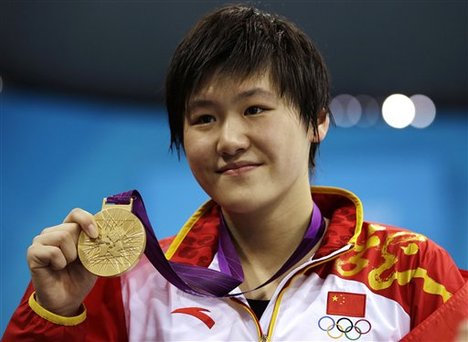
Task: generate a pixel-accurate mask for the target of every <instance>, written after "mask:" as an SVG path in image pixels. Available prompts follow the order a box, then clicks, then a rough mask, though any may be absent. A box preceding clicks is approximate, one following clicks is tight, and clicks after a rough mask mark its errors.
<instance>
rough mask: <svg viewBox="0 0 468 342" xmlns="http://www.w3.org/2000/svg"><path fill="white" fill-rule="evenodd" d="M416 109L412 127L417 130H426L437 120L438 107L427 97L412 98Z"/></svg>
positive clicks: (416, 96)
mask: <svg viewBox="0 0 468 342" xmlns="http://www.w3.org/2000/svg"><path fill="white" fill-rule="evenodd" d="M410 99H411V101H413V104H414V107H415V110H416V111H415V116H414V119H413V122H411V125H412V126H413V127H416V128H426V127H428V126H429V125H430V124H431V123H432V122H433V121H434V119H435V116H436V107H435V105H434V102H432V100H431V99H430V98H428V97H427V96H425V95H420V94H417V95H413V96H411V97H410Z"/></svg>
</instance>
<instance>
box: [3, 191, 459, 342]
mask: <svg viewBox="0 0 468 342" xmlns="http://www.w3.org/2000/svg"><path fill="white" fill-rule="evenodd" d="M312 193H313V199H314V201H315V203H316V204H317V205H318V207H319V208H320V210H321V212H322V214H323V215H324V216H325V217H327V218H329V219H330V223H329V226H328V228H327V231H326V233H325V236H324V238H323V240H322V242H321V245H320V248H319V249H318V250H317V252H316V253H315V255H314V256H313V257H312V258H311V259H310V260H307V261H305V262H304V263H303V264H301V265H300V266H298V267H296V268H295V269H293V270H291V271H290V272H289V273H288V274H287V276H286V277H284V278H283V279H282V281H281V283H280V285H279V286H278V288H277V290H276V292H275V293H274V295H273V297H272V298H271V300H270V302H269V304H268V306H267V308H266V310H265V312H264V313H263V315H262V317H261V319H260V320H258V319H257V318H256V316H255V314H254V313H253V311H252V310H251V308H250V307H249V305H248V303H247V301H246V299H245V298H244V297H243V296H242V295H240V296H237V297H234V298H206V297H199V296H193V295H190V294H187V293H184V292H182V291H180V290H179V289H177V288H176V287H174V286H173V285H172V284H170V283H169V282H168V281H167V280H166V279H164V278H163V277H162V276H161V275H160V274H159V272H158V271H157V270H156V269H155V268H154V267H153V265H152V264H151V263H150V262H149V261H148V260H147V259H146V257H143V258H142V259H141V260H140V262H139V263H138V265H137V266H136V267H135V268H133V269H132V270H131V271H129V272H127V273H125V274H123V275H122V276H120V277H117V278H100V279H98V281H97V283H96V285H95V287H94V288H93V290H92V291H91V293H90V294H89V295H88V297H87V298H86V299H85V303H84V305H85V308H86V309H85V310H84V311H83V312H82V313H81V314H80V315H79V316H76V317H61V316H57V315H55V314H53V313H51V312H48V311H47V310H45V309H44V308H42V307H40V306H39V305H38V304H37V303H36V301H35V300H34V296H33V295H32V293H33V291H34V289H33V288H32V286H31V285H30V286H29V288H28V289H27V291H26V293H25V295H24V297H23V299H22V301H21V303H20V305H19V307H18V309H17V310H16V311H15V313H14V314H13V317H12V319H11V321H10V323H9V325H8V327H7V329H6V331H5V335H4V337H3V339H4V340H5V341H39V340H48V341H49V340H50V341H55V340H56V341H69V342H71V341H126V340H130V341H181V340H191V341H198V340H203V341H234V340H235V341H253V340H263V341H267V340H268V341H269V340H272V341H285V340H294V341H300V340H303V341H326V340H342V341H347V340H362V341H398V340H400V339H402V338H405V339H406V340H408V341H419V340H421V341H422V340H428V338H429V339H430V340H433V339H436V340H440V338H442V339H443V340H452V339H453V338H454V336H455V334H456V326H457V325H458V323H459V322H460V321H461V320H462V319H463V318H466V317H468V309H467V307H468V306H467V305H466V303H467V298H468V286H467V285H466V283H465V279H464V278H463V274H462V273H461V272H460V270H459V269H458V268H457V266H456V265H455V264H454V262H453V261H452V259H451V258H450V256H449V255H448V254H447V252H446V251H445V250H443V249H442V248H441V247H439V246H438V245H436V244H435V243H434V242H432V241H430V240H428V239H427V238H426V237H425V236H423V235H421V234H417V233H413V232H410V231H407V230H403V229H400V228H395V227H391V226H388V225H380V224H374V223H369V222H364V221H363V209H362V204H361V201H360V200H359V199H358V198H357V197H356V196H355V195H354V194H352V193H350V192H348V191H346V190H342V189H337V188H326V187H313V189H312ZM218 213H219V207H218V206H217V205H216V204H215V203H213V202H208V203H207V204H205V205H204V206H202V207H201V208H200V209H199V210H198V211H197V212H196V213H195V214H194V215H193V216H192V217H191V218H190V219H189V220H188V221H187V223H186V224H185V225H184V227H183V228H182V230H181V231H180V232H179V234H178V235H177V236H176V237H175V238H171V239H166V240H163V241H161V245H162V246H163V249H166V250H167V252H166V256H167V258H168V259H170V260H173V261H178V262H184V263H189V264H195V265H199V266H204V267H210V268H213V269H218V261H217V255H216V246H217V236H218V226H219V223H220V222H219V214H218ZM235 291H236V290H235ZM236 292H238V291H236ZM410 332H411V333H410Z"/></svg>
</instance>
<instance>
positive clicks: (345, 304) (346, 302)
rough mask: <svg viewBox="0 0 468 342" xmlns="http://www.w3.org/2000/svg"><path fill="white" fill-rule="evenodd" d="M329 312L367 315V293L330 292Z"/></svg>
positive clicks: (341, 314) (342, 314)
mask: <svg viewBox="0 0 468 342" xmlns="http://www.w3.org/2000/svg"><path fill="white" fill-rule="evenodd" d="M327 314H328V315H340V316H352V317H365V315H366V295H365V294H362V293H351V292H328V298H327Z"/></svg>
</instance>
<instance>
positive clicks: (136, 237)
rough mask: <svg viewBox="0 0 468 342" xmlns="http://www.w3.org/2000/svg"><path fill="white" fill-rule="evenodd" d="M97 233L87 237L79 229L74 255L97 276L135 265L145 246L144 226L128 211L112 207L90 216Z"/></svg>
mask: <svg viewBox="0 0 468 342" xmlns="http://www.w3.org/2000/svg"><path fill="white" fill-rule="evenodd" d="M94 217H95V219H96V223H97V226H98V227H97V229H98V232H99V236H98V237H97V238H95V239H91V238H90V237H89V236H88V235H86V234H85V233H84V232H83V231H82V232H81V233H80V237H79V239H78V256H79V258H80V260H81V263H82V264H83V266H84V267H85V268H86V269H87V270H88V271H89V272H91V273H93V274H95V275H97V276H101V277H114V276H118V275H120V274H122V273H124V272H126V271H128V270H129V269H131V268H132V267H133V266H135V265H136V263H137V262H138V260H139V259H140V257H141V255H142V254H143V252H144V250H145V246H146V233H145V228H144V227H143V224H142V223H141V221H140V220H139V219H138V217H136V216H135V215H134V214H132V213H131V212H130V211H129V210H126V209H122V208H119V206H115V207H107V208H106V209H104V210H102V211H100V212H98V213H97V214H96V215H94Z"/></svg>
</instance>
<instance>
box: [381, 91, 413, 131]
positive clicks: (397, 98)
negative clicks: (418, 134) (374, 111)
mask: <svg viewBox="0 0 468 342" xmlns="http://www.w3.org/2000/svg"><path fill="white" fill-rule="evenodd" d="M415 112H416V111H415V107H414V104H413V101H411V99H410V98H409V97H408V96H405V95H402V94H393V95H390V96H389V97H387V98H386V99H385V101H384V103H383V105H382V116H383V118H384V120H385V122H386V123H387V124H388V125H389V126H391V127H393V128H405V127H406V126H408V125H409V124H411V122H413V119H414V116H415Z"/></svg>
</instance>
